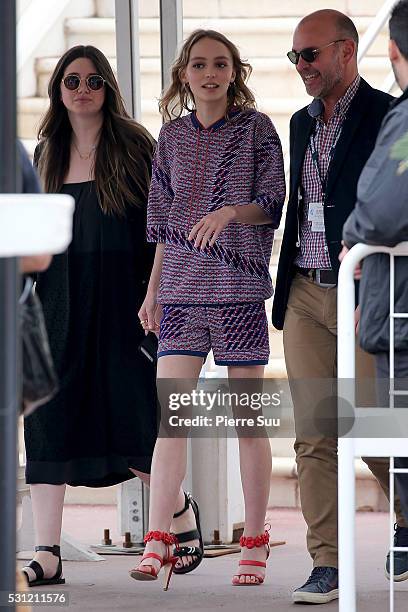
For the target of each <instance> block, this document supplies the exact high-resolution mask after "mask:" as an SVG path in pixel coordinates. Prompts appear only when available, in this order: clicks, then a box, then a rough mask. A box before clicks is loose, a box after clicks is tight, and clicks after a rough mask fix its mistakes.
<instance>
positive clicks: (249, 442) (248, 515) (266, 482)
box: [228, 366, 272, 582]
mask: <svg viewBox="0 0 408 612" xmlns="http://www.w3.org/2000/svg"><path fill="white" fill-rule="evenodd" d="M263 376H264V366H247V367H237V366H230V367H229V368H228V377H229V379H230V380H232V379H239V378H244V379H249V378H257V379H260V380H262V379H263ZM260 390H262V389H260ZM239 463H240V470H241V482H242V489H243V492H244V502H245V528H244V534H243V535H244V536H252V537H255V536H257V535H259V534H261V533H263V532H264V531H265V515H266V508H267V504H268V498H269V489H270V482H271V470H272V456H271V447H270V443H269V438H268V437H267V436H265V437H263V438H253V437H249V436H248V437H239ZM241 558H242V559H254V560H257V561H265V548H264V547H260V548H252V549H248V548H243V549H242V552H241ZM245 573H247V574H248V573H257V574H261V575H264V574H265V570H264V569H263V568H261V567H256V566H254V567H251V566H250V565H246V566H245V565H244V566H240V567H239V569H238V571H237V574H245ZM241 580H242V582H250V579H249V578H247V579H245V577H244V576H243V577H242V579H241Z"/></svg>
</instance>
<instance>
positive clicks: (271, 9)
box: [95, 0, 383, 17]
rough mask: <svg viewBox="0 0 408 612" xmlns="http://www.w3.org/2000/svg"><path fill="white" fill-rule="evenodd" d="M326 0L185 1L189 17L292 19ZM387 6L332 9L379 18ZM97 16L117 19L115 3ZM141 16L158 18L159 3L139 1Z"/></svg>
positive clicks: (101, 4)
mask: <svg viewBox="0 0 408 612" xmlns="http://www.w3.org/2000/svg"><path fill="white" fill-rule="evenodd" d="M327 4H328V3H327V1H326V0H313V5H311V2H310V0H296V2H294V1H293V0H292V1H290V2H282V1H281V0H257V1H256V2H248V0H207V1H206V2H205V3H203V2H197V0H184V1H183V15H184V16H185V17H288V16H295V17H297V16H298V15H306V14H307V13H310V12H311V11H313V10H314V11H317V10H319V9H323V8H327ZM382 5H383V0H370V1H368V0H331V2H330V8H333V9H337V10H338V11H342V12H343V13H347V14H348V15H350V16H353V15H375V14H376V13H377V12H378V10H379V9H380V8H381V6H382ZM95 7H96V15H97V17H114V16H115V0H96V1H95ZM139 15H140V16H141V17H158V15H159V2H158V0H153V1H152V0H139Z"/></svg>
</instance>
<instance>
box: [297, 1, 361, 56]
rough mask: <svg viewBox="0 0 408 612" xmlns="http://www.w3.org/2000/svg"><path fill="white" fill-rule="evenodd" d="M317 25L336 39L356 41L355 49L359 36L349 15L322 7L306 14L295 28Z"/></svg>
mask: <svg viewBox="0 0 408 612" xmlns="http://www.w3.org/2000/svg"><path fill="white" fill-rule="evenodd" d="M313 25H318V26H319V29H322V30H323V31H325V32H327V33H330V34H332V35H333V36H335V37H336V38H337V39H341V38H344V39H347V38H349V39H351V40H353V41H354V42H355V43H356V49H357V46H358V42H359V38H358V32H357V29H356V26H355V25H354V23H353V22H352V21H351V19H350V17H347V15H345V14H344V13H341V12H340V11H335V10H334V9H322V10H320V11H315V12H314V13H310V15H306V17H303V19H302V20H301V21H300V22H299V23H298V25H297V28H296V29H298V28H302V27H304V26H313Z"/></svg>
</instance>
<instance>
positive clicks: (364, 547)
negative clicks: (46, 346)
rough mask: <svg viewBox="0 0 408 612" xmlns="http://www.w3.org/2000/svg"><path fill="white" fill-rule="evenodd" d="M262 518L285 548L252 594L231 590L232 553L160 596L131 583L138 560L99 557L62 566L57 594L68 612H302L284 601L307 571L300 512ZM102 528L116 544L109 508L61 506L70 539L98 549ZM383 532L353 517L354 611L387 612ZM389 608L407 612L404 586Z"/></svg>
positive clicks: (373, 521)
mask: <svg viewBox="0 0 408 612" xmlns="http://www.w3.org/2000/svg"><path fill="white" fill-rule="evenodd" d="M268 518H269V521H270V522H271V524H272V532H271V533H272V538H273V539H275V540H286V542H287V543H286V545H285V546H280V547H277V548H273V549H272V552H271V556H270V558H269V563H268V572H267V580H266V582H265V584H264V585H262V586H259V587H253V588H251V587H232V586H231V585H230V579H231V576H232V574H233V573H234V570H235V568H236V564H237V559H238V556H237V555H228V556H225V557H219V558H216V559H204V561H203V563H202V564H201V565H200V567H199V568H197V570H196V571H195V572H193V573H192V574H189V575H187V576H174V577H173V580H172V583H171V585H170V590H169V591H168V592H167V593H165V592H163V590H162V589H161V583H159V581H158V582H153V583H151V582H136V581H134V580H132V579H131V578H130V577H129V576H128V570H129V569H130V568H131V567H133V565H134V564H136V563H137V559H138V557H127V556H106V561H104V562H86V563H78V562H65V563H64V573H65V578H66V580H67V584H66V585H65V586H64V587H59V588H61V590H62V589H63V590H64V591H66V592H67V593H68V594H69V598H70V603H69V608H65V609H68V610H69V611H70V612H71V611H72V612H74V611H78V612H82V611H85V610H94V611H101V610H109V611H114V610H120V611H121V612H122V611H123V612H127V611H139V610H140V611H143V612H150V611H152V612H153V611H154V612H158V611H160V610H162V611H165V612H167V610H169V611H170V610H180V611H182V610H194V612H201V611H204V610H206V611H208V610H210V611H212V610H221V611H222V612H241V611H245V612H247V611H251V612H252V611H255V610H256V611H258V610H268V611H270V612H289V611H290V612H296V611H297V610H301V609H302V608H303V606H299V605H297V606H295V605H294V604H292V603H291V599H290V596H291V591H292V589H293V588H294V587H296V586H299V585H300V584H302V583H303V582H304V580H305V579H306V578H307V576H308V574H309V572H310V561H309V558H308V555H307V553H306V551H305V527H304V523H303V519H302V517H301V514H300V512H298V511H294V510H272V511H270V513H269V517H268ZM104 527H109V528H110V529H111V533H112V536H113V539H114V540H118V539H119V537H118V533H117V530H116V511H115V508H114V507H109V506H108V507H106V506H68V507H67V508H66V511H65V517H64V530H65V531H66V532H68V533H69V534H70V535H72V536H73V537H75V538H76V539H78V540H80V541H82V542H86V543H88V544H97V543H99V542H100V540H101V537H102V534H103V528H104ZM387 530H388V516H387V515H386V514H380V513H359V514H358V516H357V560H358V566H359V572H358V576H357V583H358V612H386V611H387V610H388V609H389V607H388V582H387V580H386V579H385V577H384V570H383V565H384V559H385V555H386V552H387V546H388V544H387V542H388V540H387V537H388V536H387V534H388V531H387ZM19 565H22V562H19ZM39 590H40V589H38V591H39ZM42 590H47V589H46V588H43V589H42ZM395 602H396V606H395V612H407V610H408V581H407V582H405V583H402V584H399V585H396V598H395ZM61 609H62V608H61ZM319 609H324V611H325V612H334V611H337V610H338V604H337V603H336V602H332V603H330V604H327V605H325V606H324V607H323V608H319ZM35 610H37V611H38V612H41V611H44V612H50V608H49V607H45V606H44V607H36V608H35Z"/></svg>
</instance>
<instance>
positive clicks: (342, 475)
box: [337, 242, 408, 612]
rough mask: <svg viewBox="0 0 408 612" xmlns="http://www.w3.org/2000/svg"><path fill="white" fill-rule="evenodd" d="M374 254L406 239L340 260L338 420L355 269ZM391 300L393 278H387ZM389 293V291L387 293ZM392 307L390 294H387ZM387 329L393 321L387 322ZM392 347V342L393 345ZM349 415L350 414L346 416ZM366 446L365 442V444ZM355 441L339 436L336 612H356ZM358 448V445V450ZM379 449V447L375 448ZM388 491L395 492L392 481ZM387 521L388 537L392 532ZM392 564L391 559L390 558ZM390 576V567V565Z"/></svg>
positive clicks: (346, 387)
mask: <svg viewBox="0 0 408 612" xmlns="http://www.w3.org/2000/svg"><path fill="white" fill-rule="evenodd" d="M374 253H386V254H388V255H390V256H391V258H394V257H395V256H399V255H408V242H401V243H400V244H398V245H396V246H395V247H385V246H369V245H365V244H356V245H355V246H354V247H353V248H352V249H350V251H349V252H348V253H347V255H346V257H345V258H344V259H343V261H342V264H341V266H340V271H339V281H338V291H337V313H338V315H337V317H338V319H337V322H338V328H337V331H338V336H337V350H338V378H339V381H338V383H339V385H338V389H339V419H341V408H342V405H344V404H343V402H344V400H346V401H348V402H349V403H350V404H351V407H352V408H353V409H354V408H355V390H354V384H353V379H354V378H355V326H354V310H355V294H354V270H355V267H356V266H357V264H358V263H359V262H360V261H361V260H362V259H364V258H365V257H367V256H368V255H372V254H374ZM390 281H391V285H392V286H391V288H392V300H393V294H394V292H393V279H392V277H391V278H390ZM390 293H391V292H390ZM390 306H391V297H390ZM390 316H391V318H392V317H393V316H395V313H394V302H392V307H391V308H390ZM390 328H392V324H391V322H390ZM392 348H393V344H392ZM347 416H349V415H347ZM366 446H367V445H366ZM356 450H358V449H356V443H355V441H354V439H353V437H352V436H350V437H347V436H345V437H341V438H340V439H339V472H338V474H339V480H338V499H339V524H338V526H339V534H338V537H339V612H356V579H355V548H354V543H355V474H354V457H355V454H356ZM359 450H361V448H360V449H359ZM377 452H378V449H377ZM390 494H391V495H392V497H393V495H394V492H393V483H391V487H390ZM391 532H392V529H391V523H390V537H391V535H392V533H391ZM391 565H392V560H391ZM391 575H392V568H391ZM393 586H394V585H393V584H392V581H391V585H390V610H392V609H393Z"/></svg>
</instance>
